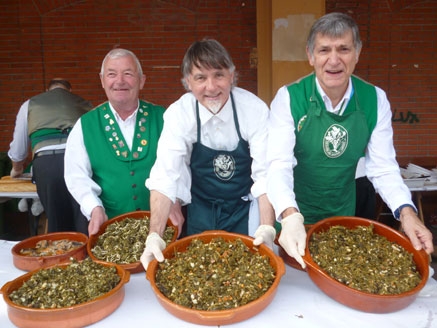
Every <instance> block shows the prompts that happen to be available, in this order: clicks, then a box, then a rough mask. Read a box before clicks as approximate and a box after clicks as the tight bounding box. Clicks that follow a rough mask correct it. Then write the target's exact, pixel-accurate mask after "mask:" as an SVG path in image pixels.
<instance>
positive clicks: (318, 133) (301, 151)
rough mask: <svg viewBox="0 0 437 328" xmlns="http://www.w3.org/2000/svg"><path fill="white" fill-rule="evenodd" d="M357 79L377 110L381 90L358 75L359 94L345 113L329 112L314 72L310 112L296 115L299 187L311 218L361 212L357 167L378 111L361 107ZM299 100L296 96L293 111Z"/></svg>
mask: <svg viewBox="0 0 437 328" xmlns="http://www.w3.org/2000/svg"><path fill="white" fill-rule="evenodd" d="M355 82H357V84H359V88H358V92H359V93H362V92H363V90H364V91H365V92H367V94H368V99H370V100H371V101H368V100H367V101H365V102H366V105H367V106H368V105H369V102H370V103H371V102H372V101H374V106H373V112H376V92H375V91H373V97H372V92H369V90H374V87H372V89H368V88H369V85H364V84H362V83H364V82H362V81H358V80H356V79H353V92H352V93H353V95H352V97H351V99H350V101H349V104H348V105H347V108H346V110H345V113H344V114H343V115H342V116H339V115H335V114H333V113H330V112H328V111H327V110H326V108H325V104H324V102H323V101H322V99H321V97H320V95H319V94H318V93H317V92H316V86H315V79H314V77H313V78H312V81H311V84H312V85H311V89H312V90H311V96H310V97H309V106H308V108H307V113H306V115H304V116H302V117H301V118H300V119H299V120H298V121H295V122H296V146H295V149H294V153H295V156H296V159H297V165H296V167H295V168H294V191H295V194H296V201H297V204H298V206H299V209H300V211H301V213H302V214H303V216H304V218H305V224H313V223H316V222H317V221H320V220H322V219H324V218H327V217H330V216H335V215H345V216H350V215H354V213H355V195H356V190H355V170H356V166H357V163H358V160H359V158H360V157H361V156H363V154H364V152H365V148H366V146H367V143H368V141H369V138H370V134H371V131H372V130H373V127H374V124H375V122H376V114H374V115H371V116H369V117H366V113H365V111H364V110H361V107H360V103H359V97H358V96H357V89H356V87H355V84H354V83H355ZM289 91H290V94H291V98H292V99H293V97H298V98H299V96H298V93H296V91H297V90H296V89H295V90H293V89H290V87H289ZM301 97H302V96H301ZM294 99H296V98H294ZM298 103H299V101H297V102H293V104H292V107H293V111H294V109H295V105H297V106H299V104H298ZM301 104H302V102H301ZM307 105H308V102H307ZM368 111H369V112H372V110H370V109H368ZM297 112H299V110H297ZM294 118H297V117H295V116H294ZM369 118H370V121H371V124H369ZM369 127H370V128H369Z"/></svg>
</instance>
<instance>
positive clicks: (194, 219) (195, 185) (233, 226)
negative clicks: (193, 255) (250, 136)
mask: <svg viewBox="0 0 437 328" xmlns="http://www.w3.org/2000/svg"><path fill="white" fill-rule="evenodd" d="M231 101H232V110H233V114H234V122H235V127H236V129H237V133H238V137H239V142H238V145H237V147H236V148H235V149H234V150H232V151H225V150H214V149H211V148H209V147H206V146H204V145H202V143H201V137H200V129H201V124H200V117H199V104H198V103H197V102H196V116H197V142H196V143H195V144H194V145H193V151H192V154H191V165H190V166H191V174H192V186H191V196H192V200H191V204H190V205H188V206H187V235H192V234H195V233H200V232H203V231H206V230H225V231H229V232H237V233H243V234H247V233H248V215H249V206H250V202H248V201H247V200H243V199H242V197H245V196H247V195H248V194H249V192H250V187H251V186H252V183H253V182H252V178H251V166H252V158H251V157H250V151H249V144H248V142H247V141H245V140H244V139H243V138H242V137H241V134H240V128H239V124H238V117H237V112H236V109H235V103H234V99H233V96H232V93H231Z"/></svg>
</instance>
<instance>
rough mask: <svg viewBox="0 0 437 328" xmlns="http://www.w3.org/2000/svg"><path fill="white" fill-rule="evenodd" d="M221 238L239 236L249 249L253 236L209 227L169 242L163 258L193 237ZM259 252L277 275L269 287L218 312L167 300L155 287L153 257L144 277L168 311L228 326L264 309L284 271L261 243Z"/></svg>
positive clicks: (198, 321)
mask: <svg viewBox="0 0 437 328" xmlns="http://www.w3.org/2000/svg"><path fill="white" fill-rule="evenodd" d="M218 237H222V238H223V239H224V240H226V241H233V240H235V239H237V238H240V239H241V240H242V241H243V242H244V243H245V244H246V245H247V246H248V247H249V248H250V249H252V247H253V245H252V243H253V238H252V237H249V236H246V235H241V234H237V233H229V232H225V231H217V230H211V231H206V232H203V233H201V234H196V235H192V236H188V237H185V238H182V239H180V240H177V241H175V242H174V243H171V244H170V245H169V246H168V247H167V248H166V249H165V250H164V251H163V254H164V257H165V258H172V257H173V256H174V253H175V252H178V251H179V252H181V251H184V250H186V249H187V247H188V246H189V245H190V243H191V241H192V240H193V239H195V238H198V239H200V240H202V241H203V242H204V243H208V242H210V241H211V240H212V239H214V238H218ZM258 250H259V253H260V254H261V255H266V256H268V257H269V258H270V265H271V266H272V267H273V268H274V270H275V272H276V278H275V280H274V281H273V284H272V286H271V287H270V289H269V290H268V291H267V292H266V293H265V294H264V295H262V296H261V297H260V298H258V299H256V300H254V301H252V302H250V303H248V304H245V305H242V306H240V307H238V308H235V309H232V310H219V311H203V310H195V309H190V308H187V307H184V306H181V305H179V304H176V303H174V302H173V301H171V300H169V299H168V298H167V297H166V296H165V295H164V294H163V293H161V291H160V290H159V289H158V287H157V286H156V281H155V276H156V273H157V271H158V262H157V261H156V260H153V261H152V262H151V263H150V264H149V267H148V269H147V272H146V278H147V279H148V280H149V282H150V285H151V287H152V289H153V291H154V292H155V295H156V297H157V299H158V302H159V303H160V304H161V305H162V306H163V307H164V308H165V309H166V310H167V311H168V312H170V313H171V314H173V315H174V316H176V317H178V318H179V319H182V320H184V321H188V322H191V323H195V324H199V325H208V326H221V325H228V324H232V323H236V322H240V321H243V320H246V319H248V318H251V317H253V316H255V315H256V314H258V313H259V312H261V311H262V310H264V308H266V307H267V305H269V304H270V303H271V301H272V300H273V298H274V296H275V294H276V290H277V287H278V285H279V282H280V280H281V278H282V276H283V275H284V274H285V265H284V262H283V261H282V260H281V258H280V257H279V256H277V255H276V254H275V253H274V252H273V251H272V250H271V249H270V248H268V247H267V246H265V245H261V246H259V248H258Z"/></svg>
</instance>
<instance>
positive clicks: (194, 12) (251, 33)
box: [0, 0, 437, 157]
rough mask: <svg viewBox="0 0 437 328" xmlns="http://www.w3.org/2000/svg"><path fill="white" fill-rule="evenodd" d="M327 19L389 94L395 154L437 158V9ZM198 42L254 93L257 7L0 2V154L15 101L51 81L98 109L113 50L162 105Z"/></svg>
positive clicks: (358, 8) (413, 3)
mask: <svg viewBox="0 0 437 328" xmlns="http://www.w3.org/2000/svg"><path fill="white" fill-rule="evenodd" d="M275 1H276V0H275ZM283 1H289V0H283ZM326 11H327V12H331V11H342V12H346V13H349V14H350V15H351V16H353V17H354V18H355V19H356V20H357V21H358V23H359V25H360V29H361V35H362V38H363V43H364V46H363V50H362V54H361V57H360V62H359V63H358V65H357V69H356V74H357V75H359V76H361V77H363V78H364V79H367V80H368V81H370V82H372V83H374V84H376V85H378V86H380V87H381V88H383V89H384V90H385V91H386V92H387V94H388V97H389V99H390V101H391V104H392V110H393V113H394V117H393V119H394V122H393V126H394V134H395V136H394V139H395V147H396V150H397V153H398V156H409V157H417V156H437V142H436V140H437V129H436V128H437V109H436V104H437V59H436V53H437V49H436V48H437V42H436V40H437V39H436V38H437V20H436V17H437V1H417V0H367V1H361V0H354V1H352V0H350V1H348V0H335V1H334V0H327V1H326ZM203 37H213V38H216V39H218V40H219V41H220V42H222V43H223V45H224V46H225V47H227V48H228V50H229V51H230V53H231V55H232V57H233V59H234V61H235V64H236V66H237V70H238V72H239V85H240V86H242V87H244V88H246V89H248V90H250V91H252V92H256V89H257V88H256V84H257V81H256V68H255V67H253V65H252V62H251V58H252V55H253V50H254V49H255V48H256V0H248V1H237V0H225V1H223V0H150V1H144V0H131V1H120V0H118V1H117V0H94V1H91V0H82V1H77V0H16V1H0V72H1V74H0V99H1V100H2V107H1V108H0V129H1V131H2V132H1V138H0V152H1V151H7V150H8V148H9V143H10V141H11V139H12V132H13V128H14V121H15V116H16V113H17V111H18V109H19V106H20V105H21V103H22V102H23V101H24V100H26V99H27V98H28V97H31V96H33V95H35V94H36V93H39V92H42V91H44V89H45V86H46V83H47V81H48V80H49V79H50V78H51V77H54V76H61V77H64V78H67V79H69V80H71V82H72V84H73V91H74V92H76V93H78V94H80V95H81V96H83V97H85V98H87V99H89V100H90V101H92V103H93V104H94V105H97V104H99V103H101V102H103V101H104V100H105V95H104V92H103V90H102V89H101V86H100V82H99V78H98V72H99V70H100V65H101V61H102V59H103V57H104V55H105V54H106V53H107V52H108V51H109V50H110V49H112V48H113V47H124V48H128V49H130V50H132V51H134V52H135V53H136V54H137V55H138V57H139V58H140V60H141V62H142V65H143V69H144V71H145V73H146V75H147V81H146V85H145V89H144V90H143V92H142V94H141V97H142V98H145V99H147V100H149V101H152V102H155V103H158V104H161V105H164V106H168V105H169V104H170V103H171V102H173V101H174V100H175V99H176V98H178V97H179V96H180V95H181V94H182V93H183V92H184V90H183V88H182V86H181V84H180V78H181V75H180V68H179V65H180V62H181V60H182V57H183V54H184V52H185V50H186V48H187V47H188V45H189V44H191V42H193V41H194V40H198V39H201V38H203Z"/></svg>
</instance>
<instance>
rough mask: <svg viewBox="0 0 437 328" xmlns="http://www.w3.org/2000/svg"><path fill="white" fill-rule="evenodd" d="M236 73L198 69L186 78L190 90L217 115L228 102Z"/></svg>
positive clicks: (223, 70)
mask: <svg viewBox="0 0 437 328" xmlns="http://www.w3.org/2000/svg"><path fill="white" fill-rule="evenodd" d="M233 81H234V73H233V72H232V73H231V71H230V70H229V69H226V68H222V69H215V68H205V67H203V66H200V67H196V66H195V65H193V69H192V70H191V73H190V74H189V75H188V76H187V77H186V78H185V82H186V84H187V86H188V89H189V90H190V91H191V92H192V93H193V95H194V97H196V99H197V100H198V101H199V102H200V103H201V104H202V105H203V106H204V107H206V108H207V109H208V110H209V111H210V112H211V113H213V114H217V113H218V112H219V111H220V110H221V109H222V108H223V106H224V105H225V103H226V102H227V101H228V98H229V94H230V93H231V89H232V83H233Z"/></svg>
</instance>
